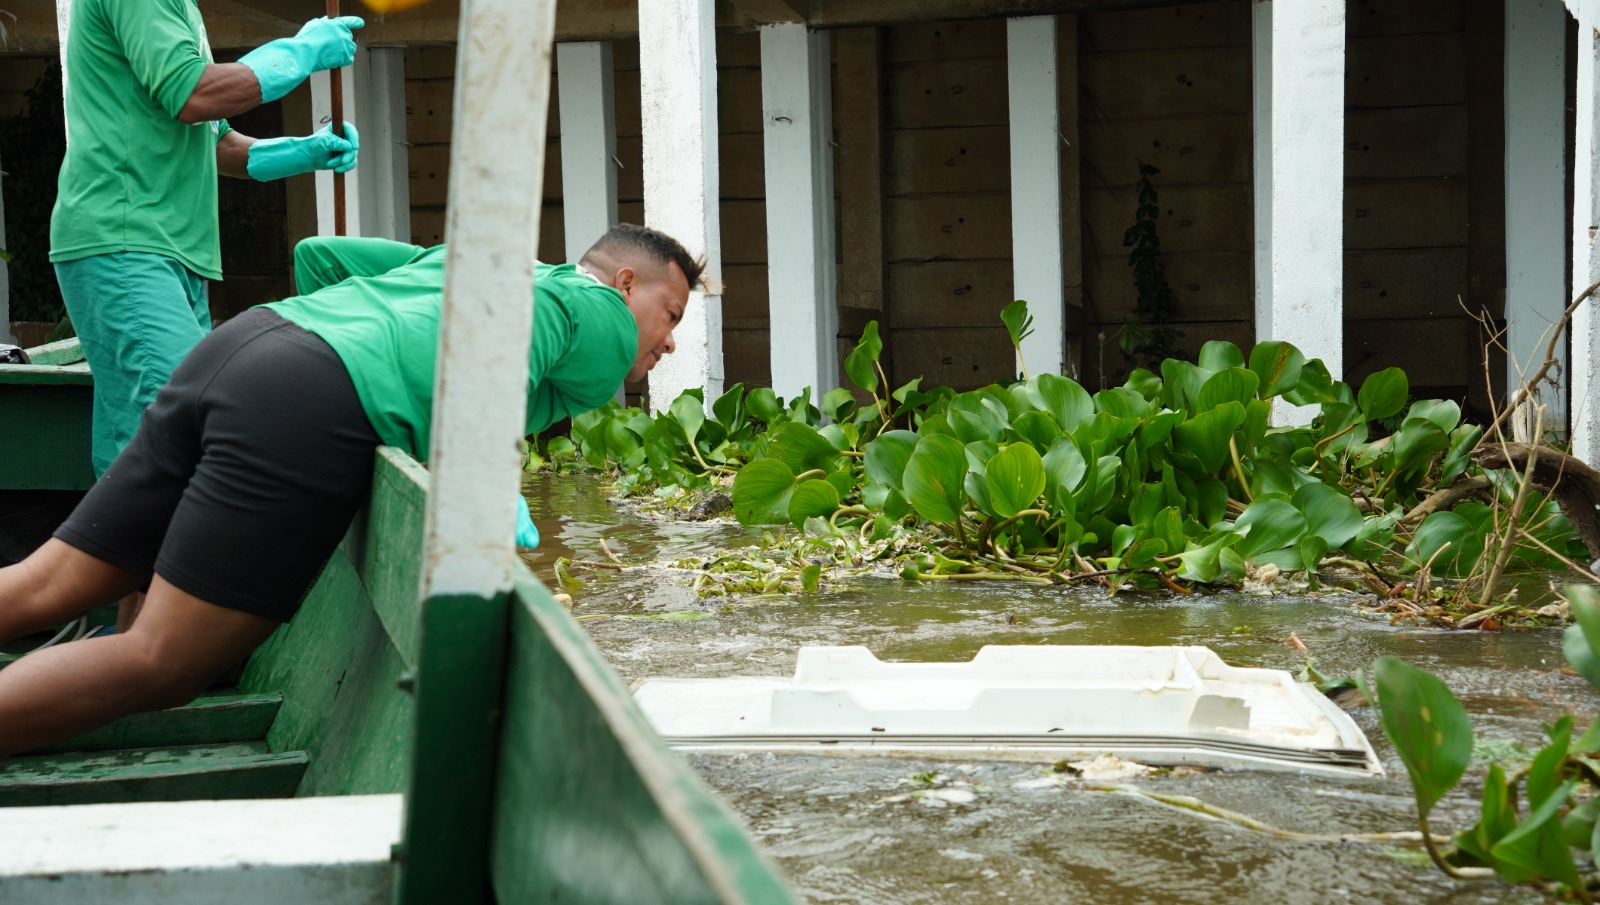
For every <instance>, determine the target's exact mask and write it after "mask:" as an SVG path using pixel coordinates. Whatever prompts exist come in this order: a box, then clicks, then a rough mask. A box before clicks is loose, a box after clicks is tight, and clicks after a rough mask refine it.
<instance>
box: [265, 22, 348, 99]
mask: <svg viewBox="0 0 1600 905" xmlns="http://www.w3.org/2000/svg"><path fill="white" fill-rule="evenodd" d="M365 24H367V23H365V22H363V21H361V18H360V17H359V16H340V17H339V18H337V19H329V18H327V17H326V16H324V17H322V18H320V19H312V20H311V21H310V22H307V23H306V24H305V25H303V26H301V28H300V33H299V34H297V35H295V36H294V37H292V38H279V39H278V40H276V41H269V42H267V43H266V44H263V45H261V46H260V47H257V48H256V49H255V50H252V51H250V52H249V53H247V54H245V55H244V56H242V57H240V58H239V62H241V63H243V64H245V65H246V66H249V67H250V71H251V72H254V73H255V74H256V81H257V82H260V83H261V102H262V103H263V104H266V103H271V102H272V101H275V100H277V99H278V98H280V97H283V96H284V95H285V94H288V93H289V92H291V91H293V90H294V89H295V86H296V85H299V84H300V83H301V82H303V81H305V80H306V77H307V76H309V75H311V73H313V72H321V71H322V70H324V69H338V68H340V67H341V66H349V65H350V64H351V63H353V62H355V58H356V41H355V38H353V37H351V35H350V33H351V32H352V31H355V30H356V29H358V28H360V27H361V26H363V25H365Z"/></svg>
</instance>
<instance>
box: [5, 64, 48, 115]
mask: <svg viewBox="0 0 1600 905" xmlns="http://www.w3.org/2000/svg"><path fill="white" fill-rule="evenodd" d="M50 62H51V58H49V57H0V122H4V121H6V120H8V119H10V118H11V117H13V116H20V115H21V114H22V111H23V110H24V109H26V108H27V106H28V99H27V97H26V96H25V95H26V93H27V90H28V89H29V88H32V87H33V83H34V82H37V81H38V80H39V76H41V75H44V71H45V69H46V68H48V67H49V65H50Z"/></svg>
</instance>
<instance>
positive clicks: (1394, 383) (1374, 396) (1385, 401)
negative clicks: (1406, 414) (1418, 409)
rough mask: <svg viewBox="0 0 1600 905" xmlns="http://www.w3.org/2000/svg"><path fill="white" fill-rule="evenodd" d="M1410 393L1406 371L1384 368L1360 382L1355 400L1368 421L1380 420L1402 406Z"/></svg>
mask: <svg viewBox="0 0 1600 905" xmlns="http://www.w3.org/2000/svg"><path fill="white" fill-rule="evenodd" d="M1410 393H1411V388H1410V385H1409V383H1408V381H1407V380H1406V372H1404V371H1402V370H1400V369H1399V368H1384V369H1383V370H1381V371H1379V372H1377V373H1376V374H1373V375H1371V376H1369V377H1368V378H1367V379H1366V380H1365V381H1363V382H1362V384H1361V393H1360V395H1358V396H1357V397H1356V402H1357V404H1359V405H1360V406H1361V414H1363V415H1365V416H1366V419H1367V420H1368V421H1382V420H1383V419H1385V418H1388V417H1389V416H1391V415H1394V414H1396V413H1397V412H1399V411H1400V410H1401V409H1402V408H1404V407H1405V404H1406V397H1407V396H1408V395H1410Z"/></svg>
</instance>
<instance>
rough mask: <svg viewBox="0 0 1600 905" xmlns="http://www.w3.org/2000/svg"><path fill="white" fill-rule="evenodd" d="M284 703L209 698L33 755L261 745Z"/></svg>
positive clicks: (274, 698) (270, 697) (249, 697)
mask: <svg viewBox="0 0 1600 905" xmlns="http://www.w3.org/2000/svg"><path fill="white" fill-rule="evenodd" d="M282 703H283V696H282V695H279V694H221V695H211V696H207V697H203V698H200V699H198V700H196V701H193V702H191V703H189V704H186V705H185V706H183V707H175V708H173V709H171V710H158V711H156V712H154V713H136V714H134V715H133V716H128V717H123V718H122V719H120V720H117V721H116V722H115V723H112V724H111V725H109V726H103V727H101V728H99V729H96V730H94V731H93V732H89V733H86V734H84V735H80V736H78V737H76V738H71V739H67V740H66V741H64V742H58V743H57V744H54V745H50V746H48V747H45V748H41V749H39V750H38V751H35V752H31V753H34V754H50V753H59V752H68V751H114V750H117V749H127V748H163V747H175V746H182V745H216V744H222V743H225V742H252V741H260V740H262V739H265V738H266V737H267V730H268V729H270V728H272V721H273V719H274V718H275V717H277V715H278V707H279V706H280V705H281V704H282Z"/></svg>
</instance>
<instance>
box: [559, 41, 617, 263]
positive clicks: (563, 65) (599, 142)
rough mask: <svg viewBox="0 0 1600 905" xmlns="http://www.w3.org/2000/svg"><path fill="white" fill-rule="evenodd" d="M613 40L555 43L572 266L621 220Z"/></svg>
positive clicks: (563, 205)
mask: <svg viewBox="0 0 1600 905" xmlns="http://www.w3.org/2000/svg"><path fill="white" fill-rule="evenodd" d="M612 81H613V77H612V64H611V42H610V41H583V42H575V43H568V44H557V45H556V88H557V90H558V91H560V92H561V103H560V105H559V107H560V110H561V212H562V217H563V220H564V221H565V222H564V226H565V230H564V233H565V236H566V243H567V261H568V263H577V261H578V259H579V258H581V257H583V253H584V252H586V251H588V250H589V246H591V245H593V244H594V241H595V240H596V239H598V238H600V237H601V236H602V235H604V234H605V231H606V230H608V229H610V228H611V227H612V226H614V225H616V222H617V160H616V157H617V113H616V89H615V88H614V86H613V84H612Z"/></svg>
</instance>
